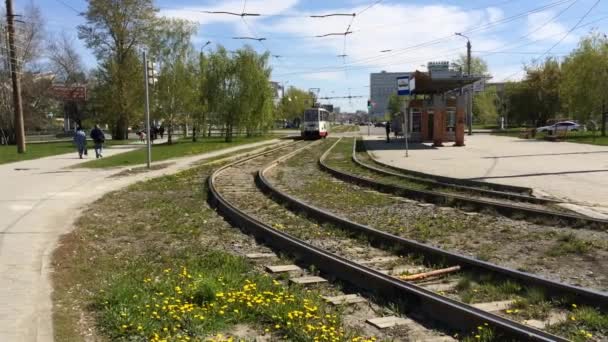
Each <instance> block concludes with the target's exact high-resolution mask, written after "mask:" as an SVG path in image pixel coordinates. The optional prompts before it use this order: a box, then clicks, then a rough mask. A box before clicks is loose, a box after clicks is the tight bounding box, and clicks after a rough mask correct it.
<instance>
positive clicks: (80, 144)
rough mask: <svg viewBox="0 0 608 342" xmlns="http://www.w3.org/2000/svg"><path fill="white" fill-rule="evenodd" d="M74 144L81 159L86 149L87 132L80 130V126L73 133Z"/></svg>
mask: <svg viewBox="0 0 608 342" xmlns="http://www.w3.org/2000/svg"><path fill="white" fill-rule="evenodd" d="M74 144H75V145H76V150H77V151H78V157H79V158H80V159H82V155H83V154H84V155H86V154H87V153H86V151H87V134H86V133H85V132H84V131H83V130H82V127H80V126H78V128H77V129H76V133H74Z"/></svg>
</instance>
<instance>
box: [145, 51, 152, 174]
mask: <svg viewBox="0 0 608 342" xmlns="http://www.w3.org/2000/svg"><path fill="white" fill-rule="evenodd" d="M143 58H144V88H145V101H146V144H147V150H148V153H147V159H146V165H147V166H148V169H149V168H150V163H151V162H152V141H151V140H150V98H149V95H148V82H150V75H149V74H148V58H147V57H146V51H144V52H143Z"/></svg>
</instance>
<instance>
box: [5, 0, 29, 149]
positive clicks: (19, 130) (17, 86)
mask: <svg viewBox="0 0 608 342" xmlns="http://www.w3.org/2000/svg"><path fill="white" fill-rule="evenodd" d="M14 16H15V14H14V13H13V0H6V22H7V28H8V51H9V55H10V65H11V78H12V80H13V109H14V111H15V139H16V141H17V153H25V150H26V148H25V128H24V127H23V107H22V104H21V80H20V79H19V63H18V62H17V50H16V49H15V23H14V21H13V19H14V18H13V17H14Z"/></svg>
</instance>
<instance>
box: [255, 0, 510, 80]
mask: <svg viewBox="0 0 608 342" xmlns="http://www.w3.org/2000/svg"><path fill="white" fill-rule="evenodd" d="M363 8H364V6H363V5H362V6H360V7H359V8H355V9H353V8H350V9H333V10H332V12H345V13H352V12H358V11H359V10H361V9H363ZM304 14H313V13H304ZM314 14H318V13H314ZM502 17H503V13H502V11H501V10H500V9H497V8H490V9H481V10H475V11H470V10H469V11H465V10H462V9H460V8H458V7H454V6H443V5H410V4H378V5H376V6H374V7H372V8H370V9H369V10H367V11H365V12H364V13H363V14H361V15H360V16H358V17H356V18H355V20H354V22H353V25H352V27H351V31H353V33H352V34H349V35H348V36H347V38H346V50H344V37H343V36H338V37H330V38H307V39H300V40H298V45H297V50H298V51H303V53H305V54H311V52H312V51H324V52H326V54H327V55H333V56H337V55H340V54H342V53H343V52H344V51H345V53H346V54H347V55H348V57H347V59H346V63H347V64H349V63H353V62H355V63H354V65H352V67H355V68H357V67H361V68H367V67H372V68H375V69H376V70H387V71H396V70H401V71H403V70H415V69H420V65H421V64H425V63H426V62H427V61H430V60H452V59H455V58H456V57H457V56H458V55H459V54H461V53H465V52H466V48H465V44H466V41H465V40H464V39H463V38H461V37H457V36H454V32H466V31H467V30H468V29H471V28H473V27H477V26H480V25H484V24H487V23H489V22H492V21H495V20H499V19H500V18H502ZM350 20H351V18H350V17H329V18H325V19H311V18H305V17H297V18H283V19H280V20H277V21H275V22H274V23H273V24H272V25H268V24H265V23H260V24H259V25H258V28H259V29H260V30H261V31H263V32H265V33H264V34H265V35H268V36H270V37H272V34H273V33H274V34H276V33H277V32H282V33H283V34H288V35H293V36H299V37H301V36H315V35H321V34H326V33H338V32H344V31H345V29H346V27H347V25H348V23H349V22H350ZM446 37H447V39H444V40H442V41H441V42H438V43H436V44H424V43H426V42H429V41H432V40H435V39H440V38H446ZM470 38H471V41H472V43H473V46H474V49H479V50H481V49H485V50H490V49H495V48H498V47H500V46H502V45H504V44H503V43H502V42H501V41H500V40H499V39H497V38H496V37H493V36H489V35H487V34H484V33H483V32H482V33H475V34H472V35H471V36H470ZM408 47H412V48H409V49H408ZM382 50H392V51H390V52H387V53H381V52H380V51H382ZM341 64H342V60H340V59H338V58H335V60H334V61H331V62H327V64H326V65H328V66H334V67H340V65H341ZM313 69H318V67H313ZM331 70H335V69H334V68H328V69H327V70H321V71H331ZM372 71H373V70H372Z"/></svg>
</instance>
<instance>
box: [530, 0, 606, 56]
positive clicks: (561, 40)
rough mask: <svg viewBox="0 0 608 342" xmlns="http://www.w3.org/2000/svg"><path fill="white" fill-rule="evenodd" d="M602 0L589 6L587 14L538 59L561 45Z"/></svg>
mask: <svg viewBox="0 0 608 342" xmlns="http://www.w3.org/2000/svg"><path fill="white" fill-rule="evenodd" d="M600 1H601V0H597V1H596V2H595V3H594V4H593V6H591V8H589V10H588V11H587V12H586V13H585V15H583V16H582V17H581V18H580V19H579V21H577V22H576V24H575V25H574V26H572V27H571V28H570V30H568V32H566V33H565V34H564V36H563V37H562V38H561V39H560V40H558V41H557V42H556V43H555V44H553V46H551V47H550V48H549V49H548V50H547V51H545V52H544V53H543V54H542V55H540V56H539V57H538V58H536V60H539V59H540V58H542V57H543V56H545V55H546V54H548V53H549V52H551V50H553V49H554V48H555V47H556V46H558V45H559V44H560V43H561V42H563V41H564V39H566V38H567V37H568V36H569V35H570V33H572V31H574V29H576V27H577V26H578V24H580V23H581V22H583V20H585V18H587V16H588V15H589V13H591V11H593V9H594V8H595V7H597V5H599V4H600Z"/></svg>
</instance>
